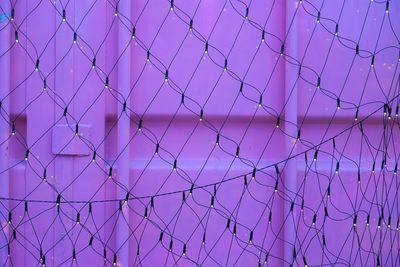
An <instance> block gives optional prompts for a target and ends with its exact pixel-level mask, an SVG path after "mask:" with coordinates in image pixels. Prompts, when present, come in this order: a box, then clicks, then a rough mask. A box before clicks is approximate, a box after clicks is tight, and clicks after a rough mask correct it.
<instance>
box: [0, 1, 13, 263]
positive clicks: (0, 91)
mask: <svg viewBox="0 0 400 267" xmlns="http://www.w3.org/2000/svg"><path fill="white" fill-rule="evenodd" d="M1 8H2V10H1V11H0V15H1V18H0V27H1V28H2V30H1V31H0V40H1V41H0V54H3V53H4V52H5V51H7V50H8V49H9V48H10V28H11V24H9V17H10V14H9V13H7V12H9V11H10V10H11V6H10V1H3V3H2V4H1ZM3 12H4V13H3ZM7 24H9V25H8V26H6V27H5V25H7ZM10 53H11V51H9V52H7V53H5V54H3V56H1V57H0V100H2V106H1V111H0V112H1V113H2V114H1V116H0V143H2V145H1V146H0V170H1V173H0V196H1V197H9V171H4V170H6V169H7V168H8V145H9V142H8V141H7V140H8V138H9V136H10V124H9V120H10V118H9V114H10V97H9V96H8V97H6V98H5V96H6V95H7V94H8V93H9V91H10V75H11V73H10ZM6 119H8V121H6ZM3 142H4V143H3ZM3 171H4V172H3ZM3 205H4V206H5V207H9V203H8V201H5V200H4V202H3ZM6 223H7V222H5V221H4V222H3V221H2V222H1V224H2V226H3V229H4V224H6ZM5 238H6V237H5V235H3V234H2V235H0V244H1V245H2V246H3V245H4V244H6V243H7V242H8V241H7V240H6V239H5ZM3 239H4V240H3ZM7 256H8V255H7V249H6V247H5V248H4V249H2V250H1V256H0V257H1V259H2V260H5V259H6V258H7ZM4 264H5V265H4V266H8V264H6V263H4Z"/></svg>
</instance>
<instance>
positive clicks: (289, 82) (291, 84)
mask: <svg viewBox="0 0 400 267" xmlns="http://www.w3.org/2000/svg"><path fill="white" fill-rule="evenodd" d="M296 8H297V6H296V1H294V0H287V1H286V7H285V33H286V34H287V36H288V37H287V39H286V43H285V54H288V55H290V56H291V57H292V58H295V59H297V58H298V47H297V45H298V32H297V26H298V21H297V14H296ZM296 80H297V70H296V68H295V66H294V65H293V64H291V63H289V62H288V61H285V101H286V106H285V131H286V133H288V135H286V137H285V139H286V140H285V145H286V148H285V149H286V155H289V154H290V153H291V154H292V155H293V154H294V153H296V151H295V150H293V146H294V144H295V138H292V137H290V136H293V137H296V136H297V83H296ZM284 177H285V180H284V183H285V189H286V191H287V192H286V196H289V197H290V198H291V199H292V201H295V200H297V201H298V199H295V196H296V195H295V194H293V192H297V164H296V158H295V159H292V160H289V161H287V163H286V167H285V171H284ZM290 208H291V201H290V200H287V201H285V203H284V216H287V215H288V214H289V215H288V217H287V220H286V222H285V224H284V240H285V241H286V242H284V258H285V260H287V261H289V262H291V261H292V260H293V259H292V258H293V246H294V245H295V242H296V229H295V227H296V225H295V222H294V220H295V219H296V213H295V210H294V211H293V215H292V214H290Z"/></svg>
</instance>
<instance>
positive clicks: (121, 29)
mask: <svg viewBox="0 0 400 267" xmlns="http://www.w3.org/2000/svg"><path fill="white" fill-rule="evenodd" d="M117 10H121V11H122V12H123V17H122V16H121V17H119V23H118V55H121V57H120V58H119V61H118V87H117V88H118V91H119V93H120V95H121V96H122V97H123V98H124V100H125V101H126V103H127V106H128V107H129V104H130V99H129V97H128V94H129V91H130V78H131V65H130V60H131V53H130V47H128V48H126V46H127V45H128V44H129V42H130V41H131V40H130V39H131V34H130V33H129V30H128V29H127V28H126V26H125V25H124V24H123V23H122V21H121V20H123V19H124V17H126V18H129V19H130V17H131V1H120V2H119V6H118V8H117ZM122 108H123V104H121V105H120V106H119V107H118V111H117V112H118V113H120V112H121V111H122ZM129 114H130V112H129V111H126V114H122V116H121V117H120V119H119V120H118V125H117V127H118V152H121V151H123V152H122V154H121V156H120V157H119V159H118V163H117V164H118V179H119V182H120V185H121V186H123V187H128V188H129V172H130V171H129V170H130V166H129V162H130V153H129V146H126V145H127V144H128V142H129V137H130V119H129ZM121 186H118V187H117V197H118V198H123V197H124V196H125V195H126V191H125V190H124V189H123V188H121ZM122 213H123V216H124V217H125V220H124V219H123V218H122V217H120V218H119V219H118V222H117V232H116V233H117V234H116V235H117V236H116V243H117V244H116V250H117V251H118V262H119V266H129V252H130V250H129V240H128V238H129V227H128V225H127V223H128V224H129V208H128V206H127V205H123V208H122Z"/></svg>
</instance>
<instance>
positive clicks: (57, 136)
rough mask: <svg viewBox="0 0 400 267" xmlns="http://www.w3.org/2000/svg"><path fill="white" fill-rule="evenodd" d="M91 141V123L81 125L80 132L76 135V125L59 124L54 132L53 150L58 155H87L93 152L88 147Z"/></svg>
mask: <svg viewBox="0 0 400 267" xmlns="http://www.w3.org/2000/svg"><path fill="white" fill-rule="evenodd" d="M82 139H83V140H82ZM85 140H87V141H86V142H85ZM90 141H91V125H87V124H86V125H85V124H82V125H79V132H78V135H76V134H75V125H68V124H57V125H56V126H55V127H54V128H53V132H52V145H51V151H52V152H53V154H56V155H66V156H87V155H89V154H90V152H91V149H90V148H89V147H88V143H89V142H90Z"/></svg>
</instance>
